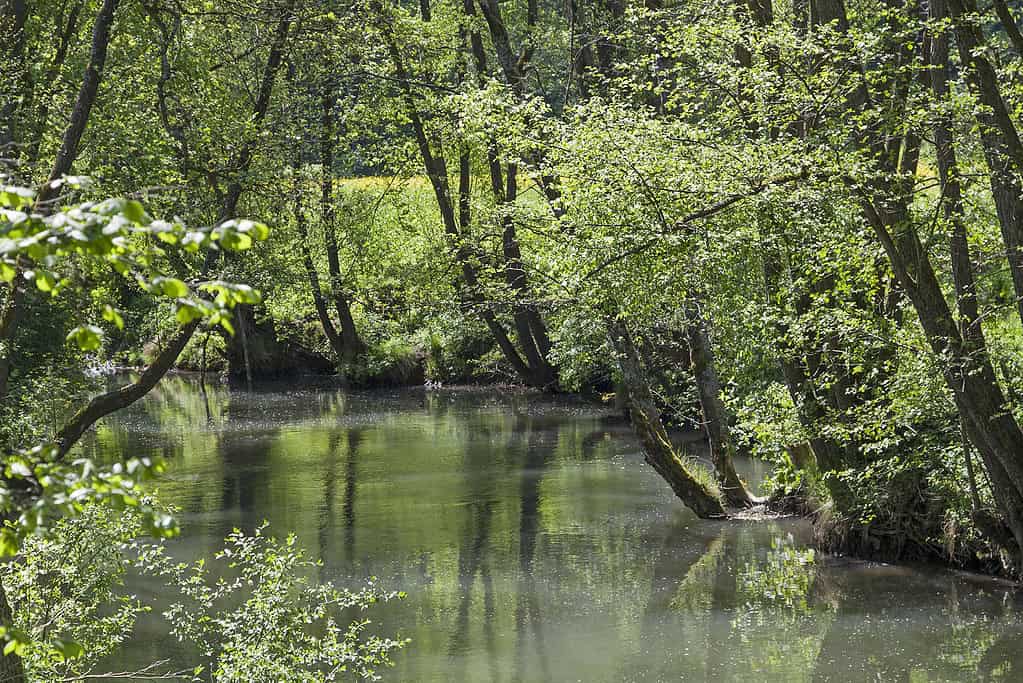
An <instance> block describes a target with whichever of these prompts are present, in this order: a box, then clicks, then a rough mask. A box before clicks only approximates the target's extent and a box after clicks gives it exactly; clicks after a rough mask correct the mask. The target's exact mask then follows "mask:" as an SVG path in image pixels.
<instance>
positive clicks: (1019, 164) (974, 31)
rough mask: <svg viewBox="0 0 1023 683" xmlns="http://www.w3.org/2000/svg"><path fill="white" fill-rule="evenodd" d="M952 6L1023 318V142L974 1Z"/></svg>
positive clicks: (952, 2) (961, 0) (958, 0)
mask: <svg viewBox="0 0 1023 683" xmlns="http://www.w3.org/2000/svg"><path fill="white" fill-rule="evenodd" d="M943 9H944V8H943ZM947 10H948V13H949V15H950V16H951V17H952V21H953V26H954V28H955V36H956V43H957V45H958V48H959V55H960V59H961V61H962V63H963V64H964V65H965V66H966V69H967V76H968V79H967V80H968V81H969V84H970V87H971V89H972V90H973V93H974V95H975V96H976V97H977V99H978V100H979V101H980V103H981V105H983V106H981V107H976V108H975V112H976V118H977V123H979V124H980V139H981V144H982V145H983V147H984V157H985V159H986V160H987V165H988V170H989V171H990V174H989V175H990V181H991V193H992V195H993V196H994V200H995V210H996V212H997V214H998V222H999V224H1000V226H1001V231H1002V240H1003V241H1004V242H1005V250H1006V256H1007V258H1008V260H1009V271H1010V273H1011V276H1012V284H1013V288H1014V290H1015V293H1016V308H1017V312H1018V314H1019V317H1020V320H1021V321H1023V202H1021V200H1020V197H1021V196H1023V185H1021V183H1020V177H1019V176H1020V173H1023V142H1021V141H1020V135H1019V131H1018V130H1017V128H1016V124H1015V122H1014V121H1013V117H1012V114H1011V112H1010V111H1009V107H1008V105H1007V104H1006V102H1005V100H1004V99H1003V97H1002V93H1001V88H1000V86H999V83H998V74H997V72H996V71H995V68H994V66H993V65H992V64H991V62H990V61H989V60H988V58H987V57H986V51H985V48H986V40H985V38H984V35H983V33H982V32H981V30H980V27H978V26H977V25H976V24H975V23H974V20H973V19H972V18H971V17H970V16H968V15H971V14H973V13H975V12H976V6H975V5H974V2H973V0H948V1H947ZM1010 19H1011V17H1010Z"/></svg>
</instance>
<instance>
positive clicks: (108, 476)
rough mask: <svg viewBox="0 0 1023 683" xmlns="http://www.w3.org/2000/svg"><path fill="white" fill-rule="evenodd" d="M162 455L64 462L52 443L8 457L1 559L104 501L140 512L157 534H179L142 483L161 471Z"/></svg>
mask: <svg viewBox="0 0 1023 683" xmlns="http://www.w3.org/2000/svg"><path fill="white" fill-rule="evenodd" d="M163 470H164V463H163V461H161V460H159V459H153V458H138V459H131V460H127V461H126V462H124V463H115V464H114V465H112V466H109V467H100V466H98V465H96V463H94V462H93V461H92V460H90V459H88V458H80V459H76V460H73V461H71V462H66V461H65V460H63V459H61V458H60V457H59V456H58V452H57V450H56V448H54V447H52V446H37V447H35V448H33V449H30V450H27V451H22V452H20V453H13V454H10V455H7V456H5V458H4V462H3V469H2V471H0V475H2V476H0V516H2V517H3V519H4V520H5V521H4V523H3V526H2V527H0V558H8V557H12V556H14V555H15V554H17V553H18V552H19V551H20V550H21V546H22V544H23V543H24V542H25V541H26V539H28V538H31V537H33V536H42V535H45V534H46V533H48V532H49V529H50V528H52V527H53V525H54V524H55V523H56V522H58V521H59V520H60V519H62V518H65V517H75V516H78V515H80V514H82V513H83V512H84V511H85V510H86V509H87V508H88V507H89V506H90V505H92V504H98V503H102V504H104V505H108V506H111V507H112V508H113V509H115V510H121V511H124V510H129V511H131V512H132V513H133V514H135V515H137V516H138V519H139V524H140V525H141V528H143V529H144V530H146V531H147V532H148V533H150V534H152V535H154V536H156V537H161V538H163V537H169V536H173V535H174V534H176V533H177V525H176V523H175V522H174V520H173V519H172V518H171V517H170V516H169V515H167V514H166V513H164V512H162V511H160V510H158V509H157V508H156V507H154V506H153V505H152V504H151V502H149V501H147V499H146V498H145V497H144V496H143V493H142V484H143V482H145V481H147V480H149V479H152V478H153V477H154V476H156V475H158V474H159V473H161V472H163Z"/></svg>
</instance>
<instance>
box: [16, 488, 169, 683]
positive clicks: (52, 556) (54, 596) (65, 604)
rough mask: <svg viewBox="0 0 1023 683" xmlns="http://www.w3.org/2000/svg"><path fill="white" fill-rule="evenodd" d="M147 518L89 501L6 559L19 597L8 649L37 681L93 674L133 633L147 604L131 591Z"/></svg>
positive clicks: (129, 511) (127, 510)
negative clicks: (132, 547) (134, 555)
mask: <svg viewBox="0 0 1023 683" xmlns="http://www.w3.org/2000/svg"><path fill="white" fill-rule="evenodd" d="M145 505H146V506H148V505H149V503H148V502H147V503H146V504H145ZM146 524H147V523H146V521H145V515H140V514H138V513H136V512H134V511H133V510H131V509H123V508H122V509H120V510H118V509H117V508H115V507H111V506H109V505H104V504H95V503H94V504H89V505H86V506H84V507H83V508H82V509H81V510H79V511H78V513H77V514H76V515H74V516H67V517H65V518H63V519H61V520H59V521H58V522H57V523H56V524H54V525H53V527H52V528H51V530H50V533H49V534H48V535H47V536H45V537H43V536H31V537H29V538H28V539H26V541H25V543H24V545H23V546H22V553H21V560H20V561H17V562H4V563H3V564H0V579H2V580H3V582H4V587H5V589H6V590H7V591H8V593H9V594H10V595H12V596H14V599H13V605H12V608H13V610H14V615H15V621H14V624H12V625H11V627H10V628H9V629H7V631H6V633H5V634H4V635H5V636H6V639H5V644H6V648H5V649H10V650H11V651H13V652H16V653H17V654H18V655H20V656H21V657H22V658H23V660H24V661H25V664H26V667H27V669H28V674H29V676H30V679H31V680H33V681H40V682H42V681H62V680H65V679H68V678H77V677H79V676H82V675H85V674H91V673H94V671H95V669H96V667H97V665H98V664H99V662H100V661H101V660H102V659H103V658H104V657H106V656H108V655H109V654H111V653H113V652H115V651H116V650H117V649H118V648H119V647H121V646H122V644H123V643H124V642H125V641H126V640H127V639H128V638H129V637H130V636H131V633H132V628H133V626H134V624H135V619H136V617H137V616H138V615H139V614H141V613H143V612H146V611H148V607H146V606H144V605H142V604H141V603H139V602H138V600H137V599H136V598H134V597H133V596H131V595H128V594H127V593H126V592H125V590H124V577H125V574H126V572H127V570H128V568H129V567H130V565H131V560H130V559H129V556H128V554H127V553H126V551H127V549H128V547H129V544H130V542H131V541H133V540H134V539H135V538H136V537H137V536H139V535H140V534H142V533H145V528H144V527H145V526H146Z"/></svg>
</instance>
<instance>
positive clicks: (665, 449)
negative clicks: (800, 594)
mask: <svg viewBox="0 0 1023 683" xmlns="http://www.w3.org/2000/svg"><path fill="white" fill-rule="evenodd" d="M608 334H609V336H610V339H611V344H612V345H613V346H614V349H615V354H616V356H617V360H618V365H619V368H620V369H621V372H622V382H623V383H624V385H625V388H626V390H627V392H628V395H629V418H630V419H631V421H632V426H633V428H634V429H635V430H636V434H637V435H638V436H639V439H640V442H641V443H642V444H643V455H644V458H645V459H646V461H647V463H648V464H649V465H650V466H651V467H653V468H654V469H655V470H656V471H657V473H658V474H660V475H661V477H662V478H663V479H664V480H665V481H666V482H668V485H669V486H671V490H672V491H674V492H675V495H676V496H678V498H679V500H681V501H682V502H683V503H684V504H685V505H686V507H688V508H689V509H691V510H692V511H693V512H695V513H696V514H697V516H699V517H701V518H703V519H714V518H722V517H726V516H727V513H726V512H725V508H724V506H723V505H722V504H721V501H720V500H719V499H718V498H717V496H715V495H714V494H713V493H712V492H711V491H709V490H708V489H707V487H706V486H704V485H703V484H702V483H701V482H700V481H698V480H697V479H696V478H695V477H694V476H693V475H692V473H690V472H689V470H687V469H686V466H685V463H683V462H682V460H681V458H679V456H678V454H677V453H676V452H675V449H674V448H672V446H671V442H670V441H669V440H668V434H667V432H666V431H665V429H664V425H662V424H661V419H660V412H659V411H658V410H657V406H656V403H655V402H654V397H653V394H652V392H651V391H650V384H649V382H648V381H647V379H646V375H645V373H644V371H643V365H642V360H641V359H640V355H639V351H638V350H637V349H636V345H635V344H634V343H633V341H632V336H631V334H630V332H629V329H628V327H627V326H626V324H625V323H624V322H623V321H621V320H617V319H616V320H612V321H610V322H609V323H608Z"/></svg>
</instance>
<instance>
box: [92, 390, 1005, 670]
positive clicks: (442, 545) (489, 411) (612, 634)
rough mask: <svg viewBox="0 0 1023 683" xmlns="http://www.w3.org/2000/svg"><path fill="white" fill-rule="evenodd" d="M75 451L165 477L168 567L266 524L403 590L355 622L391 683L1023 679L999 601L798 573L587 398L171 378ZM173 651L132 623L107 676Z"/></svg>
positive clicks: (951, 579)
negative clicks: (148, 461) (161, 460)
mask: <svg viewBox="0 0 1023 683" xmlns="http://www.w3.org/2000/svg"><path fill="white" fill-rule="evenodd" d="M86 448H87V449H89V450H90V451H91V452H93V453H94V454H98V455H100V456H102V457H107V458H110V457H120V456H121V455H128V456H138V455H162V456H163V457H165V458H166V459H167V460H168V462H169V471H168V473H167V475H165V477H164V478H163V479H162V480H161V481H160V482H159V497H160V499H161V500H162V501H163V502H165V503H169V504H172V505H174V506H175V507H176V508H178V510H179V511H180V512H179V514H178V519H179V521H180V524H181V528H182V534H181V537H180V538H178V539H175V540H173V541H171V542H170V549H171V552H172V554H173V555H174V556H175V557H178V558H180V559H182V560H191V559H195V558H198V557H202V556H212V554H213V553H214V552H215V550H216V549H217V548H218V547H219V545H220V542H221V541H222V539H223V538H224V536H226V535H227V534H228V533H229V532H230V531H231V530H232V529H233V528H234V527H240V528H242V529H247V530H251V529H253V528H255V527H256V526H258V525H260V524H261V523H262V522H263V521H264V520H265V521H266V522H267V523H268V524H269V528H270V530H271V532H273V533H275V534H279V535H286V534H287V533H289V532H294V533H295V534H296V535H297V536H298V540H299V543H300V544H301V545H302V546H303V547H304V548H305V549H306V550H307V551H308V552H309V554H310V556H312V557H313V558H318V559H321V560H322V561H323V571H322V578H323V579H324V580H330V581H334V582H337V583H338V584H341V585H346V586H351V587H358V586H359V585H360V584H361V582H362V581H364V580H365V579H366V578H367V577H371V576H375V577H377V582H378V584H379V585H380V586H381V587H383V588H388V589H394V590H402V591H405V592H407V594H408V597H407V598H406V599H405V600H401V601H396V602H391V603H388V604H386V605H383V606H381V607H380V608H379V609H375V610H373V611H372V612H371V613H370V614H369V616H370V617H371V619H372V620H373V622H374V623H373V626H372V630H373V631H374V632H375V633H378V634H381V635H394V634H396V633H397V634H400V635H401V636H403V637H408V638H411V640H412V642H411V643H410V644H409V645H408V646H407V648H406V649H405V650H403V651H402V652H400V653H399V654H398V656H397V658H396V666H395V668H393V669H389V670H387V671H384V672H383V674H384V678H385V680H393V681H480V682H483V681H494V682H501V681H507V682H511V681H537V682H541V681H552V682H561V681H585V682H587V683H589V682H596V681H679V680H685V681H704V680H706V681H768V680H770V681H774V680H777V681H810V680H814V681H875V680H877V681H914V682H916V681H945V680H948V681H959V680H986V679H992V680H1017V681H1018V680H1023V621H1021V620H1020V619H1019V618H1018V616H1017V614H1018V612H1019V607H1020V604H1021V596H1020V595H1019V594H1018V593H1017V592H1016V591H1015V590H1014V589H1013V588H1012V587H1011V586H1009V585H1008V584H1005V583H1001V582H998V581H994V580H990V579H986V578H982V577H975V576H970V575H966V574H962V573H954V572H949V571H945V570H942V569H939V568H933V567H903V566H889V565H883V564H878V563H867V562H858V561H851V560H845V559H841V558H834V557H826V556H819V555H818V556H817V557H816V558H812V557H811V556H810V554H809V553H807V552H806V551H805V549H806V548H807V546H808V543H809V529H808V527H807V525H806V523H805V522H802V521H799V520H772V521H755V522H754V521H745V522H742V521H740V522H735V521H733V522H708V521H701V520H699V519H697V518H696V517H695V516H694V515H692V514H691V513H690V512H689V511H688V510H686V509H685V508H684V507H683V506H682V505H681V504H680V503H679V502H678V501H677V500H675V499H674V497H673V495H672V493H671V491H670V490H669V489H668V487H667V486H666V485H665V484H664V483H663V482H662V481H661V480H660V479H659V478H658V477H657V475H656V474H655V473H654V472H653V471H652V470H651V469H650V468H649V467H648V466H646V465H645V464H644V462H643V460H642V456H641V454H640V451H639V446H638V443H637V442H636V441H635V439H634V438H633V437H632V436H631V433H630V431H629V429H628V426H627V425H626V424H624V423H622V422H621V421H618V420H616V419H614V416H613V415H611V414H610V412H609V411H606V410H603V409H601V408H600V407H595V406H592V405H590V404H587V403H584V402H582V401H579V400H573V399H569V398H557V397H550V396H539V395H536V394H531V393H523V392H518V391H504V392H502V391H498V390H476V389H450V390H449V389H444V390H438V391H425V390H422V389H409V390H400V391H373V392H343V391H339V390H337V389H334V388H308V389H307V388H296V384H294V383H293V384H290V385H267V386H262V387H260V388H259V389H258V390H256V391H242V390H238V389H232V390H229V389H227V388H226V387H222V386H219V385H218V386H212V387H210V389H209V400H208V402H207V401H204V399H203V396H202V394H201V393H200V391H199V388H198V385H197V383H196V382H194V380H190V379H188V378H183V377H172V378H168V379H166V380H165V381H164V382H163V383H162V384H161V385H160V386H159V387H158V388H157V389H156V390H155V391H154V392H152V394H151V395H150V396H148V397H147V398H146V399H145V400H143V401H141V402H140V403H139V404H137V405H136V406H134V407H133V408H131V409H129V410H127V411H124V412H123V413H121V414H119V415H117V416H116V417H114V418H112V419H108V420H107V421H106V422H105V423H104V424H103V425H101V426H100V427H99V429H98V430H97V431H96V433H95V435H93V436H92V437H91V438H90V439H89V440H88V441H87V442H86ZM687 448H688V449H689V450H690V452H691V454H692V455H694V457H700V455H701V453H700V445H699V443H695V442H693V443H690V444H688V446H687ZM740 467H741V469H742V473H743V475H744V476H746V477H747V478H748V479H749V480H751V481H756V480H759V479H761V478H762V477H763V475H764V473H765V472H766V467H765V466H764V465H763V464H762V463H751V462H742V463H740ZM131 587H132V588H133V590H135V591H136V592H137V593H138V594H139V596H140V597H141V598H142V599H143V600H145V601H149V602H152V603H154V604H156V605H157V606H159V605H161V604H165V602H166V600H167V599H168V596H167V594H166V593H167V591H166V589H165V588H164V587H163V586H162V585H160V584H158V583H154V582H151V581H146V580H142V579H139V578H133V579H132V584H131ZM156 612H159V610H156ZM166 633H167V626H166V624H165V623H163V622H162V617H161V616H160V615H159V614H158V613H154V614H151V615H147V616H146V617H144V618H143V619H142V620H141V621H140V622H139V624H138V626H137V628H136V633H135V636H134V639H133V640H132V641H131V643H130V645H129V647H128V650H127V653H126V655H125V656H124V657H121V658H119V661H117V662H116V663H115V664H116V665H117V666H123V667H133V666H142V665H144V664H146V663H148V662H150V661H153V660H155V659H163V658H167V657H169V658H171V660H172V663H173V664H175V665H178V666H182V667H183V666H189V665H190V664H191V663H192V662H191V660H190V659H189V652H188V650H187V648H186V647H185V646H184V645H181V644H179V643H176V642H175V641H173V640H172V639H169V638H168V637H167V635H166Z"/></svg>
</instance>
